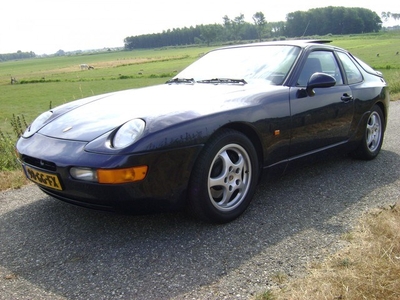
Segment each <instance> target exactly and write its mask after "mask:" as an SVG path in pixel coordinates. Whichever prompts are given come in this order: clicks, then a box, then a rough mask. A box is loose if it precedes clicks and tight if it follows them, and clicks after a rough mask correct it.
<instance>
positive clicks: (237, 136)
mask: <svg viewBox="0 0 400 300" xmlns="http://www.w3.org/2000/svg"><path fill="white" fill-rule="evenodd" d="M258 176H259V163H258V157H257V152H256V150H255V148H254V146H253V144H252V142H251V141H250V139H248V138H247V137H246V136H245V135H244V134H242V133H240V132H238V131H236V130H231V129H224V130H221V131H220V132H218V133H216V134H215V135H214V136H213V137H211V139H210V140H209V142H208V143H207V144H206V145H205V147H204V149H203V151H202V152H201V153H200V155H199V158H198V159H197V161H196V164H195V166H194V169H193V171H192V175H191V180H190V184H189V203H188V208H189V210H190V211H191V212H192V213H193V214H195V216H196V217H198V218H200V219H202V220H205V221H208V222H214V223H226V222H229V221H232V220H234V219H235V218H237V217H238V216H239V215H241V214H242V213H243V212H244V211H245V209H246V208H247V206H248V205H249V203H250V201H251V198H252V197H253V194H254V191H255V188H256V185H257V181H258Z"/></svg>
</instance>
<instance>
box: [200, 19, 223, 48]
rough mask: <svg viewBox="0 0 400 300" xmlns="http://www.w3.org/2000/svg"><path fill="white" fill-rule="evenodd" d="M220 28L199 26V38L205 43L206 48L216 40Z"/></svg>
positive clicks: (218, 26)
mask: <svg viewBox="0 0 400 300" xmlns="http://www.w3.org/2000/svg"><path fill="white" fill-rule="evenodd" d="M221 30H222V28H221V25H217V24H214V25H201V26H200V32H201V34H200V37H201V38H202V40H203V41H205V42H206V43H207V46H210V43H212V42H214V41H215V40H216V39H217V38H218V35H219V33H220V32H221Z"/></svg>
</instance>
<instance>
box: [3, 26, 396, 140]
mask: <svg viewBox="0 0 400 300" xmlns="http://www.w3.org/2000/svg"><path fill="white" fill-rule="evenodd" d="M321 38H324V39H325V38H327V37H321ZM328 38H329V39H331V40H332V41H333V43H332V44H333V45H336V46H339V47H344V48H346V49H348V50H350V51H351V52H352V53H353V54H355V55H356V56H358V57H359V58H361V59H362V60H364V61H365V62H367V63H368V64H370V65H371V66H372V67H374V68H376V69H378V70H380V71H381V72H383V74H384V75H385V78H386V80H387V81H388V82H389V84H390V86H391V93H392V94H393V96H394V97H395V98H400V97H398V95H400V90H399V89H400V88H399V83H400V55H396V53H397V52H398V51H400V31H396V32H388V33H379V34H368V35H367V34H366V35H355V36H330V37H328ZM210 49H211V48H205V47H182V48H168V49H156V50H136V51H119V52H103V53H96V54H81V55H71V56H62V57H46V58H35V59H27V60H20V61H9V62H2V63H0V131H2V132H6V133H11V132H12V128H11V125H10V119H11V118H12V116H13V115H17V116H24V118H25V119H26V121H27V122H28V123H29V122H31V121H32V120H33V119H34V118H35V117H36V116H37V115H38V114H40V113H41V112H43V111H45V110H47V109H48V108H49V107H50V106H51V107H55V106H58V105H60V104H63V103H66V102H69V101H72V100H76V99H80V98H83V97H87V96H91V95H97V94H101V93H106V92H112V91H117V90H123V89H129V88H138V87H143V86H149V85H155V84H160V83H164V82H165V81H166V80H168V79H169V78H171V77H173V76H174V75H175V74H176V73H177V72H179V71H180V70H182V69H183V68H184V67H185V66H187V65H188V64H190V63H191V62H193V61H194V60H196V59H197V58H198V57H199V56H200V55H201V54H202V53H205V52H207V51H208V50H210ZM378 54H379V55H378ZM80 64H88V65H91V66H93V67H94V69H93V70H81V69H80ZM11 77H13V78H15V79H16V80H17V81H18V82H17V83H16V84H11Z"/></svg>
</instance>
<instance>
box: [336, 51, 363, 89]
mask: <svg viewBox="0 0 400 300" xmlns="http://www.w3.org/2000/svg"><path fill="white" fill-rule="evenodd" d="M337 54H338V55H339V58H340V60H341V61H342V64H343V67H344V71H345V73H346V77H347V81H348V83H349V84H354V83H359V82H361V81H363V76H362V75H361V72H360V70H359V69H358V68H357V67H356V65H355V64H354V62H353V61H352V60H351V59H350V57H349V56H348V55H346V54H345V53H342V52H338V53H337Z"/></svg>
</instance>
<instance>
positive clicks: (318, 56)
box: [297, 51, 343, 86]
mask: <svg viewBox="0 0 400 300" xmlns="http://www.w3.org/2000/svg"><path fill="white" fill-rule="evenodd" d="M315 72H322V73H326V74H329V75H331V76H333V77H335V79H336V85H341V84H343V79H342V75H341V73H340V69H339V66H338V63H337V61H336V58H335V56H334V55H333V52H331V51H314V52H311V53H310V55H309V56H308V58H307V60H306V63H305V64H304V66H303V70H302V71H301V73H300V76H299V79H298V81H297V85H298V86H307V83H308V80H309V79H310V77H311V75H312V74H314V73H315Z"/></svg>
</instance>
